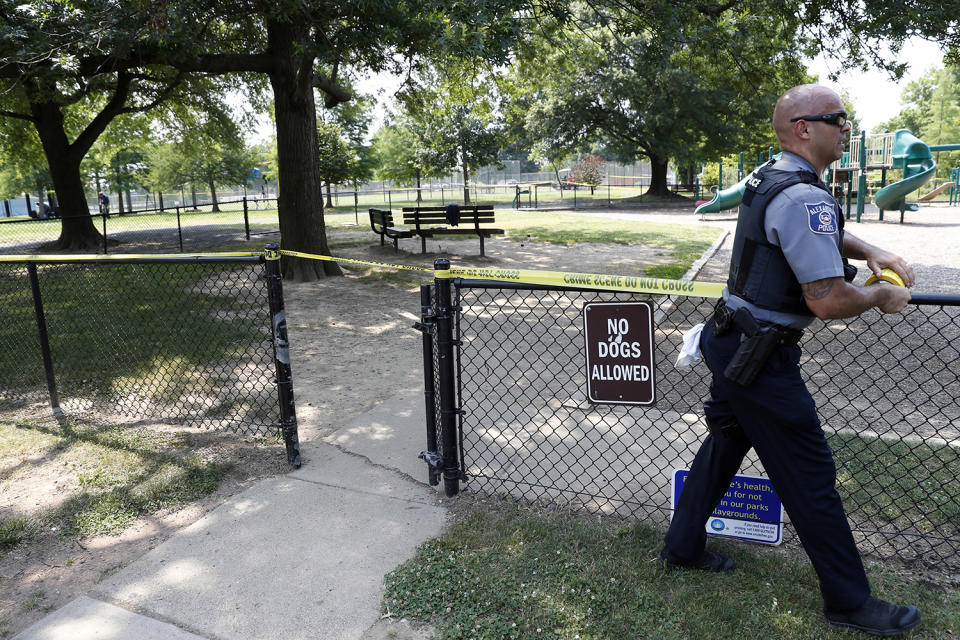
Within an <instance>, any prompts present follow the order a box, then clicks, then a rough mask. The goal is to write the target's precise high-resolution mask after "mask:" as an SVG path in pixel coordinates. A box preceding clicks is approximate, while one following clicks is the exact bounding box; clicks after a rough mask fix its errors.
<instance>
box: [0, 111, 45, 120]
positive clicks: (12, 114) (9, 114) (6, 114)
mask: <svg viewBox="0 0 960 640" xmlns="http://www.w3.org/2000/svg"><path fill="white" fill-rule="evenodd" d="M0 116H4V117H6V118H17V119H18V120H26V121H27V122H36V121H37V120H36V118H34V117H33V116H30V115H27V114H25V113H17V112H15V111H4V110H2V109H0Z"/></svg>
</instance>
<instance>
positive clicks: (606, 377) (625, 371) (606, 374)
mask: <svg viewBox="0 0 960 640" xmlns="http://www.w3.org/2000/svg"><path fill="white" fill-rule="evenodd" d="M583 334H584V337H585V340H586V362H587V400H589V401H590V402H593V403H596V404H637V405H649V404H653V403H654V401H655V400H656V397H655V396H656V393H655V391H656V385H655V383H654V368H655V367H654V361H653V305H652V304H651V303H650V302H646V301H639V302H591V303H588V304H585V305H584V307H583Z"/></svg>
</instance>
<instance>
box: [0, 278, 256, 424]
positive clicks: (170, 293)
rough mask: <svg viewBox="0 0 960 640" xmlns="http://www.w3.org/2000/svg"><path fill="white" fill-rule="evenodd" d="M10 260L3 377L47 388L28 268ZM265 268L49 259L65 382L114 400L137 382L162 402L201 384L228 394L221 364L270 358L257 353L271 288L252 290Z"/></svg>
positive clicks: (48, 299) (50, 319)
mask: <svg viewBox="0 0 960 640" xmlns="http://www.w3.org/2000/svg"><path fill="white" fill-rule="evenodd" d="M2 266H3V269H2V272H3V274H4V275H5V276H6V275H9V277H3V278H0V297H2V299H3V300H4V305H3V308H2V309H0V345H2V346H3V349H2V350H0V376H2V379H3V380H4V385H5V389H6V390H7V391H13V392H15V393H16V392H17V391H24V392H28V391H31V390H38V389H45V388H46V382H45V377H44V372H43V366H42V360H41V358H40V350H39V342H38V339H37V337H36V321H35V318H34V307H33V300H32V297H31V294H30V287H29V284H28V283H27V281H26V275H25V273H24V272H23V270H22V268H21V267H20V266H19V265H16V264H13V263H11V264H9V265H2ZM251 269H252V270H253V271H252V272H251V271H250V270H251ZM259 269H261V267H260V265H257V264H252V265H218V264H196V263H189V264H149V265H127V264H114V263H105V264H100V265H97V266H95V267H76V266H75V265H67V266H55V265H54V266H42V267H41V268H40V269H39V276H40V277H39V280H40V287H41V292H42V296H43V301H44V310H45V316H46V324H47V327H48V329H49V336H50V349H51V352H52V356H53V364H54V370H55V373H56V375H57V377H58V379H59V380H60V383H61V385H62V387H61V392H63V386H66V387H68V389H69V391H72V392H74V393H79V392H81V391H82V392H84V393H93V394H95V395H98V396H101V397H106V398H113V397H114V396H115V395H117V394H119V397H123V396H125V395H126V393H127V392H128V391H129V390H131V389H136V390H138V391H136V393H139V394H141V396H143V395H144V394H145V395H146V396H149V397H150V398H152V399H153V400H154V401H156V402H161V403H177V402H181V401H182V399H183V398H184V397H185V396H189V395H190V394H193V393H195V392H196V391H197V390H199V389H203V390H206V391H208V392H210V393H212V394H214V395H217V397H220V396H222V395H223V394H219V395H218V393H219V392H218V390H217V389H216V388H214V386H213V385H214V381H215V380H216V378H217V375H218V370H217V369H216V367H219V369H223V370H227V371H229V370H230V368H231V367H232V366H234V365H233V363H235V362H241V361H242V362H246V361H248V360H250V359H251V358H260V359H261V360H262V359H264V358H266V360H267V361H269V360H271V358H272V356H271V355H270V354H266V355H263V354H257V353H252V352H251V347H253V346H258V345H262V343H263V342H264V341H265V340H266V336H268V335H269V320H268V313H267V311H266V310H265V305H266V302H265V294H264V292H263V291H262V290H261V289H259V288H253V289H250V290H246V289H244V282H245V281H247V280H249V281H251V282H255V281H256V278H257V274H258V270H259ZM221 279H222V280H221ZM107 329H109V330H107ZM211 366H212V367H215V368H213V369H211V368H210V367H211ZM237 395H238V394H237V393H233V394H232V397H233V396H237ZM237 401H242V400H240V399H239V398H238V399H237ZM234 409H236V407H235V408H234Z"/></svg>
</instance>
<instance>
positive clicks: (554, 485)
mask: <svg viewBox="0 0 960 640" xmlns="http://www.w3.org/2000/svg"><path fill="white" fill-rule="evenodd" d="M436 267H437V274H438V276H442V275H443V274H444V270H445V269H447V268H449V264H448V263H446V264H445V261H438V264H437V265H436ZM635 300H649V301H650V302H651V304H652V305H653V308H654V326H655V332H654V338H655V358H654V360H655V375H656V386H657V401H656V403H655V404H654V405H653V406H651V407H641V406H620V405H602V404H593V403H591V402H589V401H588V400H587V396H586V394H585V388H586V372H585V361H584V336H583V321H582V316H581V313H582V309H583V306H584V305H585V304H587V303H590V302H611V301H635ZM714 302H715V301H714V300H713V299H709V298H702V297H691V296H679V295H678V296H663V295H661V296H653V295H646V294H630V293H617V292H607V291H600V290H592V289H572V288H560V287H544V286H539V285H537V286H529V285H523V284H514V283H504V282H492V281H479V280H465V279H456V278H444V277H438V278H437V280H436V282H435V284H434V285H433V286H430V285H424V292H423V322H422V323H421V325H420V326H421V328H422V329H424V331H425V333H424V336H425V337H424V365H425V380H426V382H427V386H426V389H427V394H426V404H427V417H428V425H427V429H428V443H427V451H425V452H424V453H423V454H422V456H421V457H423V458H424V459H425V460H426V461H427V462H428V463H429V464H430V480H431V484H436V483H437V482H438V481H439V478H440V477H441V476H442V477H443V479H444V488H445V491H446V494H447V495H448V496H452V495H455V494H456V493H457V492H458V491H459V490H460V485H461V483H462V484H463V485H464V486H465V487H466V488H468V489H470V490H474V491H477V492H483V493H487V494H509V495H510V496H512V497H514V498H516V499H519V500H523V501H527V502H530V503H538V504H548V503H549V504H563V505H566V506H569V507H572V508H576V509H583V510H586V511H589V512H592V513H602V514H609V515H613V516H618V517H624V518H640V519H643V520H646V521H649V522H652V523H656V524H665V523H667V522H668V521H669V517H670V494H669V491H670V477H671V475H672V473H673V471H674V469H677V468H689V464H690V462H691V461H692V459H693V457H694V455H695V453H696V451H697V449H698V447H699V444H700V441H701V439H702V438H703V437H704V435H705V434H706V426H705V423H704V420H703V411H702V402H703V400H704V398H705V397H706V396H707V392H708V385H709V371H708V370H707V368H706V366H705V365H704V364H702V363H698V364H697V365H695V366H693V367H687V368H679V369H678V368H676V367H675V366H674V362H675V360H676V357H677V353H678V350H679V348H680V345H681V343H682V336H683V333H684V331H686V330H687V329H689V328H691V327H692V326H693V325H695V324H697V323H700V322H703V321H704V320H705V319H706V318H708V317H709V315H710V313H711V312H712V307H713V304H714ZM958 305H960V297H951V296H914V300H913V304H912V305H911V306H909V307H908V309H907V310H906V311H905V312H904V313H903V314H898V315H892V316H886V315H884V314H881V313H879V312H873V311H871V312H867V313H864V314H863V315H861V316H860V317H858V318H854V319H851V320H849V321H843V322H839V321H833V322H830V323H819V322H818V323H816V324H815V325H814V326H813V327H812V330H811V331H808V332H807V334H806V337H805V339H804V340H803V342H802V343H801V347H802V349H803V351H804V356H803V358H804V359H803V361H802V369H803V371H804V375H805V377H806V379H807V384H808V387H809V389H810V391H811V393H812V394H813V396H814V398H815V400H816V401H817V405H818V408H819V413H820V416H821V418H822V420H823V423H824V430H825V431H826V432H827V436H828V441H829V443H830V446H831V448H832V449H833V450H834V456H835V459H836V463H837V469H838V482H837V488H838V491H839V492H840V494H841V496H842V497H843V500H844V504H845V506H846V507H847V513H848V516H849V518H850V521H851V526H852V528H853V529H854V532H855V535H857V536H858V539H859V542H860V547H861V549H863V550H864V551H866V552H868V553H871V554H873V555H877V556H881V557H898V558H901V559H904V560H908V561H922V562H924V563H925V564H928V565H929V566H931V567H937V568H938V569H939V570H942V569H944V567H950V568H952V570H955V569H956V568H957V567H958V566H960V560H958V557H957V552H958V550H960V482H958V478H960V403H958V398H960V380H958V376H957V365H956V364H955V362H956V361H957V358H958V355H960V354H958V347H957V345H960V306H958ZM741 473H743V474H748V475H764V474H763V469H762V466H761V465H760V463H759V461H758V460H757V459H756V457H754V456H753V455H752V453H751V454H750V455H748V458H747V459H746V460H745V462H744V467H743V468H742V469H741ZM785 532H786V535H785V539H790V538H792V537H793V536H794V534H793V533H792V528H791V527H790V526H789V522H787V523H786V526H785Z"/></svg>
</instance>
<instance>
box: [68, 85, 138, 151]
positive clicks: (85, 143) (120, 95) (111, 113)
mask: <svg viewBox="0 0 960 640" xmlns="http://www.w3.org/2000/svg"><path fill="white" fill-rule="evenodd" d="M132 82H133V77H132V76H131V75H130V74H129V73H127V72H126V71H120V72H119V73H117V86H116V88H114V90H113V95H112V96H110V100H109V102H107V104H106V105H105V106H104V107H103V109H101V110H100V113H98V114H97V116H96V117H95V118H94V119H93V120H92V121H91V122H90V124H88V125H87V126H86V128H85V129H84V130H83V131H82V132H81V133H80V135H78V136H77V138H76V139H75V140H74V141H73V143H72V144H71V145H70V153H72V154H78V155H79V156H80V157H83V156H84V155H85V154H86V153H87V151H89V150H90V147H92V146H93V143H94V142H96V141H97V138H98V137H100V134H101V133H103V132H104V130H105V129H106V128H107V125H108V124H110V122H111V121H112V120H113V119H114V118H115V117H116V116H117V115H118V114H119V113H120V112H121V111H122V110H123V105H124V104H126V102H127V96H128V95H129V94H130V84H131V83H132Z"/></svg>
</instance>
